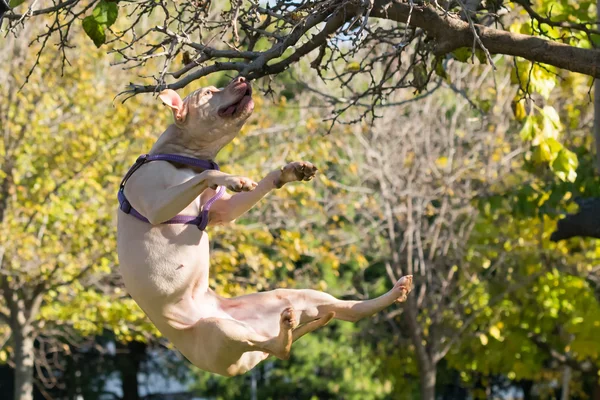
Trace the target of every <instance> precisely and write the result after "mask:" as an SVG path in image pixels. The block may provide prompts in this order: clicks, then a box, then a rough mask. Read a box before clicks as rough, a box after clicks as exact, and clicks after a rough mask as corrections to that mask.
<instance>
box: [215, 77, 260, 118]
mask: <svg viewBox="0 0 600 400" xmlns="http://www.w3.org/2000/svg"><path fill="white" fill-rule="evenodd" d="M243 85H245V86H246V90H245V91H244V92H243V93H242V94H241V95H240V97H239V98H238V99H237V100H235V102H234V103H232V104H229V105H226V106H223V107H221V108H220V109H219V116H220V117H231V116H233V115H235V114H238V113H239V112H241V111H243V110H246V109H247V108H249V106H250V103H252V87H251V86H250V84H248V83H243Z"/></svg>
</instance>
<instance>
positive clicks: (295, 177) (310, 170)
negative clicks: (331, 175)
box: [275, 161, 318, 188]
mask: <svg viewBox="0 0 600 400" xmlns="http://www.w3.org/2000/svg"><path fill="white" fill-rule="evenodd" d="M317 170H318V169H317V167H315V166H314V165H313V164H312V163H309V162H307V161H295V162H291V163H289V164H288V165H286V166H285V167H282V168H281V171H280V174H279V178H278V179H277V180H276V181H275V186H277V187H278V188H280V187H282V186H283V185H285V184H286V183H289V182H295V181H310V180H311V179H313V178H314V177H315V175H316V174H317Z"/></svg>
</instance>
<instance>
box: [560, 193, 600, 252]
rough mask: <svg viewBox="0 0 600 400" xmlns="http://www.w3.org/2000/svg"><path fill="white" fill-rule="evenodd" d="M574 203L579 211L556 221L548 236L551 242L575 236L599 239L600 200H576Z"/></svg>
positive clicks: (593, 198) (594, 198)
mask: <svg viewBox="0 0 600 400" xmlns="http://www.w3.org/2000/svg"><path fill="white" fill-rule="evenodd" d="M575 203H577V205H578V206H579V211H578V212H577V213H575V214H568V215H567V216H566V217H565V218H563V219H561V220H560V221H558V224H557V225H556V231H554V232H553V233H552V236H550V240H552V241H553V242H559V241H561V240H565V239H569V238H572V237H576V236H580V237H589V238H596V239H600V198H598V197H592V198H588V199H576V200H575Z"/></svg>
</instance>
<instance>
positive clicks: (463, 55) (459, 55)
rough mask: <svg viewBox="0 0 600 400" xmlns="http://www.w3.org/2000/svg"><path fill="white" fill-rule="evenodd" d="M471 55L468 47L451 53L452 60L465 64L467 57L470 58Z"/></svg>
mask: <svg viewBox="0 0 600 400" xmlns="http://www.w3.org/2000/svg"><path fill="white" fill-rule="evenodd" d="M471 54H472V52H471V49H470V48H469V47H461V48H459V49H456V50H454V51H453V52H452V56H453V57H454V59H455V60H458V61H460V62H467V61H468V60H469V57H471Z"/></svg>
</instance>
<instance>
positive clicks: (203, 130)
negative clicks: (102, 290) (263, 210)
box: [118, 77, 412, 377]
mask: <svg viewBox="0 0 600 400" xmlns="http://www.w3.org/2000/svg"><path fill="white" fill-rule="evenodd" d="M159 97H160V99H161V100H162V101H163V102H164V103H165V104H166V105H167V106H168V107H169V108H170V109H171V111H172V113H173V117H174V123H173V124H171V125H170V126H169V127H168V128H167V129H166V131H164V133H162V135H161V136H160V137H159V139H158V140H157V142H156V143H155V144H154V146H153V147H152V149H151V150H150V153H149V155H147V156H143V157H141V158H140V159H138V162H136V164H135V165H134V167H132V169H131V170H130V172H129V173H128V174H127V175H126V177H125V179H124V181H123V183H122V185H121V191H120V194H119V196H120V202H121V207H120V211H119V212H118V214H119V215H118V257H119V264H120V273H121V276H122V278H123V282H124V284H125V287H126V289H127V291H128V292H129V294H130V295H131V296H132V298H133V299H134V300H135V301H136V303H137V304H138V305H139V306H140V307H141V308H142V310H143V311H144V312H145V313H146V315H147V316H148V317H149V318H150V320H151V321H152V322H153V323H154V324H155V325H156V327H157V328H158V330H159V331H160V332H161V333H162V334H163V335H164V336H165V337H166V338H167V339H169V340H170V341H171V342H172V343H173V344H174V345H175V347H176V348H177V349H178V350H179V351H180V352H181V353H182V354H183V355H184V356H185V357H186V358H187V359H188V360H189V361H190V362H191V363H193V364H194V365H195V366H197V367H198V368H201V369H203V370H206V371H209V372H212V373H215V374H219V375H223V376H228V377H229V376H234V375H239V374H243V373H245V372H247V371H249V370H250V369H252V368H254V367H255V366H256V365H257V364H258V363H260V362H261V361H262V360H264V359H266V358H267V357H269V356H271V355H272V356H275V357H277V358H279V359H288V358H289V355H290V349H291V345H292V342H294V341H295V340H297V339H299V338H300V337H302V336H303V335H305V334H307V333H309V332H312V331H314V330H315V329H318V328H320V327H322V326H324V325H325V324H327V323H328V322H329V321H330V320H331V319H333V318H334V317H335V318H337V319H340V320H344V321H352V322H355V321H358V320H359V319H362V318H364V317H367V316H370V315H372V314H374V313H376V312H378V311H380V310H382V309H384V308H386V307H388V306H390V305H391V304H393V303H395V302H402V301H405V300H406V297H407V295H408V293H409V292H410V291H411V289H412V276H405V277H402V278H400V279H399V280H398V281H397V283H396V284H395V285H394V287H393V288H392V289H391V290H390V291H389V292H387V293H386V294H384V295H382V296H380V297H378V298H375V299H371V300H365V301H342V300H338V299H336V298H335V297H333V296H331V295H329V294H327V293H323V292H320V291H316V290H308V289H306V290H294V289H276V290H272V291H267V292H259V293H253V294H249V295H244V296H240V297H235V298H226V297H222V296H219V295H217V294H216V293H215V292H214V291H213V290H211V289H210V288H209V286H208V282H209V263H210V254H209V238H208V234H207V233H206V232H205V231H203V229H204V227H206V225H208V226H211V225H216V224H225V223H229V222H231V221H233V220H235V219H236V218H238V217H239V216H240V215H242V214H244V213H245V212H246V211H248V210H249V209H250V208H252V207H253V206H254V205H255V204H256V203H257V202H258V201H259V200H261V199H262V198H263V197H264V196H265V195H266V194H267V193H269V192H270V191H272V190H274V189H277V188H281V187H282V186H283V185H286V184H289V183H291V182H295V181H309V180H311V179H312V178H313V177H314V176H315V174H316V172H317V168H316V167H315V166H314V165H313V164H311V163H310V162H306V161H297V162H292V163H289V164H287V165H285V166H283V167H282V168H281V169H277V170H275V171H272V172H270V173H269V174H268V175H267V176H266V177H265V178H264V179H262V180H261V181H260V182H258V183H256V182H254V181H253V180H252V179H250V178H247V177H243V176H235V175H230V174H226V173H223V172H220V171H219V170H218V169H216V166H215V167H214V168H211V167H210V165H213V164H214V162H212V161H211V160H214V159H215V157H216V155H217V153H218V152H219V150H220V149H221V148H223V147H224V146H225V145H227V144H228V143H229V142H231V140H233V138H234V137H235V136H236V135H237V134H238V132H239V131H240V129H241V127H242V126H243V125H244V123H245V122H246V120H247V119H248V117H250V115H251V114H252V111H253V110H254V102H253V100H252V88H251V85H250V83H249V82H247V81H246V80H245V79H244V78H243V77H238V78H236V79H234V80H233V81H232V82H231V83H230V84H229V85H228V86H227V87H225V88H224V89H217V88H215V87H207V88H202V89H199V90H196V91H194V92H193V93H191V94H190V95H189V96H187V97H186V98H185V99H183V100H182V99H181V98H180V96H179V95H178V94H177V93H176V92H175V91H173V90H169V89H167V90H165V91H163V92H161V93H160V95H159ZM164 154H170V155H172V156H169V157H175V160H174V159H169V157H167V156H165V157H166V159H161V155H164ZM149 160H150V161H152V162H148V161H149ZM194 160H199V161H198V162H197V163H195V164H194V165H190V164H188V162H190V163H194ZM203 163H204V164H203ZM203 166H204V167H203ZM223 188H227V189H229V190H230V191H232V192H237V194H233V195H230V194H228V193H223V192H224V189H223ZM208 207H210V210H209V211H208V210H207V208H208ZM202 213H204V218H200V219H202V220H203V223H197V222H198V221H197V220H194V219H195V216H197V215H199V214H200V215H202ZM206 217H207V218H208V219H206ZM177 218H179V219H177ZM181 218H183V219H181ZM183 220H185V221H186V222H185V223H181V222H178V221H183ZM191 220H194V222H193V223H189V222H190V221H191ZM199 228H200V229H199Z"/></svg>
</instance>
